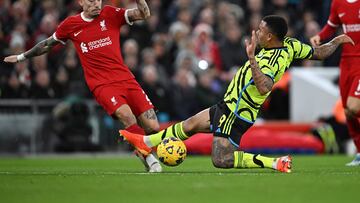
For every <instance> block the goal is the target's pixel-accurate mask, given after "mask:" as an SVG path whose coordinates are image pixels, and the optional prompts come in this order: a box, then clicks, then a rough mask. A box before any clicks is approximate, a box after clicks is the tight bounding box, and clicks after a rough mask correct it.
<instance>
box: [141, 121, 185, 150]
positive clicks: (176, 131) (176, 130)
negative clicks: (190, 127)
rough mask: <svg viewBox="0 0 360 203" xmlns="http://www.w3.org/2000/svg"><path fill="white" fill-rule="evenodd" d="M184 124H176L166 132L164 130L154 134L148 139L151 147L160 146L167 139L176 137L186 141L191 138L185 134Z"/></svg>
mask: <svg viewBox="0 0 360 203" xmlns="http://www.w3.org/2000/svg"><path fill="white" fill-rule="evenodd" d="M182 124H183V122H180V123H176V124H174V125H172V126H170V127H168V128H166V129H165V130H162V131H160V132H158V133H155V134H152V135H148V136H147V137H148V138H149V141H150V143H151V145H152V146H157V145H158V144H160V142H161V141H162V140H163V139H165V138H167V137H176V138H179V139H180V140H186V139H187V138H189V136H188V135H186V133H185V132H184V129H183V126H182ZM146 139H147V138H146ZM152 146H150V147H152Z"/></svg>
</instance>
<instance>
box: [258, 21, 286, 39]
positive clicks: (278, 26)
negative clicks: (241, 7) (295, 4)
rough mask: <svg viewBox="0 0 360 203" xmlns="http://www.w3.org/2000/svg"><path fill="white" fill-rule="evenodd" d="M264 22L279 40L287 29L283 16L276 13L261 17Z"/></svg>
mask: <svg viewBox="0 0 360 203" xmlns="http://www.w3.org/2000/svg"><path fill="white" fill-rule="evenodd" d="M263 21H264V22H266V26H267V27H268V28H269V29H270V32H271V33H272V34H274V35H275V36H276V37H277V38H278V39H279V40H283V39H284V37H285V35H286V33H287V31H288V25H287V22H286V20H285V18H283V17H281V16H278V15H268V16H265V17H264V18H263Z"/></svg>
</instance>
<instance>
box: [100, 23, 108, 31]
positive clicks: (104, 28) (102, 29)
mask: <svg viewBox="0 0 360 203" xmlns="http://www.w3.org/2000/svg"><path fill="white" fill-rule="evenodd" d="M100 27H101V31H105V30H107V28H106V25H105V20H102V21H100Z"/></svg>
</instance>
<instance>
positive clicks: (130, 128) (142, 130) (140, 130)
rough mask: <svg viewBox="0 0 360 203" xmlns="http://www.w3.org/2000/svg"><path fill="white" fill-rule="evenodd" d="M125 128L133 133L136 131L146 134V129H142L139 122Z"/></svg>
mask: <svg viewBox="0 0 360 203" xmlns="http://www.w3.org/2000/svg"><path fill="white" fill-rule="evenodd" d="M125 130H127V131H129V132H131V133H136V134H141V135H145V131H144V129H142V128H141V127H140V126H138V125H137V124H134V125H131V126H129V127H127V128H126V129H125Z"/></svg>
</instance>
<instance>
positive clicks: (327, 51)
mask: <svg viewBox="0 0 360 203" xmlns="http://www.w3.org/2000/svg"><path fill="white" fill-rule="evenodd" d="M340 44H341V41H340V40H339V39H338V38H334V39H333V40H331V41H330V42H328V43H326V44H323V45H321V46H319V47H314V54H313V56H312V58H311V59H319V60H322V59H325V58H327V57H329V56H330V55H331V54H333V53H334V51H335V50H336V49H337V48H338V47H339V45H340Z"/></svg>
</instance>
